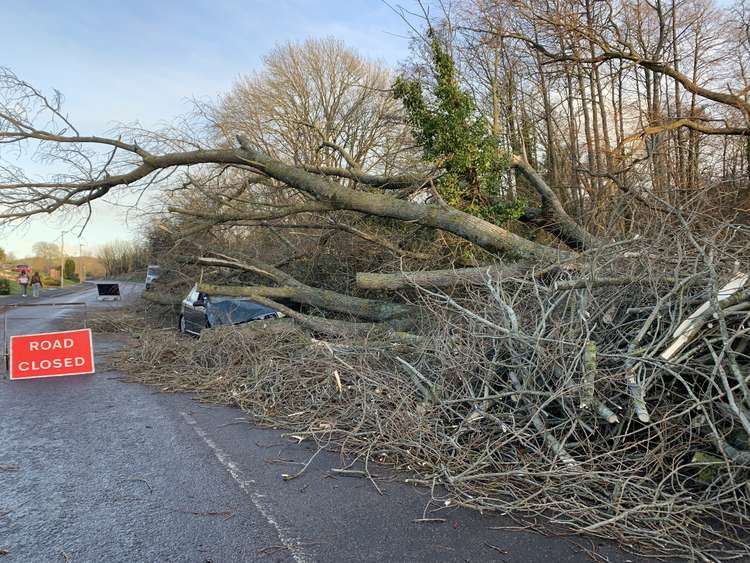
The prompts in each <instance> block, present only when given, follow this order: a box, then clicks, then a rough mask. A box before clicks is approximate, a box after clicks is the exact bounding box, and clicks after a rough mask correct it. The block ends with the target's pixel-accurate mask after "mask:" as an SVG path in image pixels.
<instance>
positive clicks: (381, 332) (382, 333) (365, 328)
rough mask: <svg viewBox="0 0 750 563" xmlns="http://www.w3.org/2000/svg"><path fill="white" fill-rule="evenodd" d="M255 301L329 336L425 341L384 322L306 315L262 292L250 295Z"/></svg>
mask: <svg viewBox="0 0 750 563" xmlns="http://www.w3.org/2000/svg"><path fill="white" fill-rule="evenodd" d="M248 297H250V298H251V299H252V300H253V301H255V302H256V303H260V304H261V305H265V306H266V307H270V308H271V309H275V310H276V311H279V312H280V313H283V314H284V315H286V316H287V317H289V318H291V319H294V320H295V321H296V322H297V323H298V324H300V325H301V326H303V327H305V328H307V329H308V330H311V331H313V332H318V333H322V334H327V335H329V336H334V337H338V338H352V337H357V338H373V339H375V340H378V339H380V340H387V341H393V342H399V343H402V344H411V345H417V344H420V343H421V342H423V340H424V339H423V338H422V337H419V336H416V335H414V334H410V333H408V332H403V331H399V330H394V329H393V327H391V326H389V325H387V324H382V323H352V322H348V321H340V320H336V319H323V318H321V317H314V316H312V315H305V314H304V313H300V312H298V311H295V310H294V309H290V308H289V307H287V306H286V305H282V304H281V303H278V302H276V301H273V300H272V299H268V298H267V297H264V296H263V295H260V294H252V295H249V296H248Z"/></svg>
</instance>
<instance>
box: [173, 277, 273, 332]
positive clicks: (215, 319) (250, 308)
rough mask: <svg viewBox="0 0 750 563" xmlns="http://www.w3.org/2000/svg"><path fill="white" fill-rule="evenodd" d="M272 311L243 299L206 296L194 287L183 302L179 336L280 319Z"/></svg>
mask: <svg viewBox="0 0 750 563" xmlns="http://www.w3.org/2000/svg"><path fill="white" fill-rule="evenodd" d="M283 316H284V315H283V314H282V313H280V312H278V311H276V310H275V309H271V308H270V307H266V306H265V305H261V304H260V303H256V302H255V301H252V300H251V299H246V298H243V297H225V296H221V295H211V296H209V295H207V294H205V293H203V292H201V291H198V287H197V286H195V287H193V289H192V290H191V291H190V293H188V296H187V297H186V298H185V299H183V300H182V309H181V311H180V322H179V328H180V332H182V333H189V334H194V335H196V336H197V335H199V334H200V333H201V331H202V330H203V329H204V328H211V327H215V326H226V325H239V324H243V323H249V322H251V321H259V320H264V319H275V318H281V317H283Z"/></svg>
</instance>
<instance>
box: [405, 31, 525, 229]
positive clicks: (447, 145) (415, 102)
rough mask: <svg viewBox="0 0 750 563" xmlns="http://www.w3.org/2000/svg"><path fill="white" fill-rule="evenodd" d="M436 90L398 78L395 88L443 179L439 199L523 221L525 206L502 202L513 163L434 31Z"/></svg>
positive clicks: (493, 218) (430, 34) (498, 217)
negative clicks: (504, 183) (504, 177)
mask: <svg viewBox="0 0 750 563" xmlns="http://www.w3.org/2000/svg"><path fill="white" fill-rule="evenodd" d="M428 37H429V39H430V47H431V52H432V66H433V69H432V70H433V72H434V74H435V84H434V87H433V89H432V91H431V92H430V93H429V95H428V96H426V95H425V93H424V91H423V88H422V84H421V83H420V82H419V81H418V80H408V79H405V78H403V77H400V78H398V79H397V80H396V82H395V83H394V85H393V91H394V96H395V97H396V99H398V100H401V102H402V103H403V105H404V109H405V110H406V113H407V119H408V121H409V124H410V125H411V128H412V133H413V135H414V137H415V139H416V141H417V142H418V143H419V144H420V145H421V146H422V148H423V150H424V157H425V159H426V160H427V161H429V162H431V163H433V164H435V165H436V166H440V167H442V168H443V169H444V170H445V173H444V174H443V175H442V176H441V177H440V179H439V180H438V182H437V191H438V193H439V194H440V196H441V197H442V198H443V199H444V200H445V201H446V203H448V204H449V205H452V206H453V207H457V208H458V209H461V210H463V211H467V212H469V213H472V214H474V215H478V216H480V217H482V218H484V219H488V220H491V221H494V222H496V223H499V222H504V221H507V220H509V219H516V218H518V217H520V216H521V215H522V214H523V212H524V210H525V208H526V205H527V203H526V202H525V201H523V200H520V199H519V200H516V201H514V202H513V203H510V204H508V203H506V202H504V201H501V200H500V195H501V194H500V190H499V187H500V185H501V180H502V174H503V173H504V172H505V171H507V170H508V167H509V158H508V155H507V154H505V152H504V151H501V150H499V140H498V138H497V137H496V136H495V135H493V134H492V133H491V131H490V130H489V126H488V124H487V122H486V121H485V120H484V119H483V118H482V117H481V116H480V115H479V112H478V111H477V109H476V106H475V104H474V101H473V100H472V98H471V96H470V95H469V94H467V93H466V92H464V91H463V90H462V89H461V87H460V85H459V82H458V78H457V76H456V66H455V64H454V62H453V58H452V57H451V55H450V54H449V53H448V52H447V50H446V49H445V47H444V46H443V44H442V42H441V41H440V39H439V38H438V37H437V34H436V33H435V32H434V31H433V30H429V31H428Z"/></svg>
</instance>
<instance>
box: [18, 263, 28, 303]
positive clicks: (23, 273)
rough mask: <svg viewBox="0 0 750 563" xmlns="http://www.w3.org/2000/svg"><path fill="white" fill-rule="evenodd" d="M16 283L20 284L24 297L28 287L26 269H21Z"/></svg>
mask: <svg viewBox="0 0 750 563" xmlns="http://www.w3.org/2000/svg"><path fill="white" fill-rule="evenodd" d="M18 284H19V285H20V286H21V292H22V293H21V295H22V296H23V297H26V291H27V290H28V288H29V274H28V272H27V271H26V270H21V275H20V276H18Z"/></svg>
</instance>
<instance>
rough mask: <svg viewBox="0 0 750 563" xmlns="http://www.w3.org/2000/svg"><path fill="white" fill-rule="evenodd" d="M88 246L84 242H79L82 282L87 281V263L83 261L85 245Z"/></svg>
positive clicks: (79, 269) (79, 275)
mask: <svg viewBox="0 0 750 563" xmlns="http://www.w3.org/2000/svg"><path fill="white" fill-rule="evenodd" d="M84 246H86V245H85V244H84V243H82V242H80V241H79V242H78V277H79V278H80V281H81V282H85V281H86V264H85V263H84V262H83V247H84Z"/></svg>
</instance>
